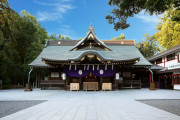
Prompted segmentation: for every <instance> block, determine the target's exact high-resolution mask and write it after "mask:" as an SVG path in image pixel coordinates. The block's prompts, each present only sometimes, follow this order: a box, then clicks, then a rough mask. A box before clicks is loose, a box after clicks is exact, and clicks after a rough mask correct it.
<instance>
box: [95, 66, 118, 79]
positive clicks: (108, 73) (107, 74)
mask: <svg viewBox="0 0 180 120" xmlns="http://www.w3.org/2000/svg"><path fill="white" fill-rule="evenodd" d="M100 70H103V74H100ZM91 72H92V74H93V75H95V76H100V77H110V76H115V74H116V73H117V70H116V69H113V70H112V69H111V68H107V70H105V69H104V68H100V69H99V70H94V71H93V70H92V71H91Z"/></svg>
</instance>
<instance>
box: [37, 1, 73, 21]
mask: <svg viewBox="0 0 180 120" xmlns="http://www.w3.org/2000/svg"><path fill="white" fill-rule="evenodd" d="M34 2H35V3H36V4H39V5H43V6H47V8H48V10H46V11H38V12H37V18H38V20H39V21H56V20H58V21H59V20H60V19H62V18H63V15H64V14H65V13H66V12H67V11H69V10H71V9H74V8H75V7H74V6H73V5H72V3H71V2H72V0H59V1H57V0H54V1H52V0H51V1H49V2H48V0H47V1H46V2H42V1H41V0H34Z"/></svg>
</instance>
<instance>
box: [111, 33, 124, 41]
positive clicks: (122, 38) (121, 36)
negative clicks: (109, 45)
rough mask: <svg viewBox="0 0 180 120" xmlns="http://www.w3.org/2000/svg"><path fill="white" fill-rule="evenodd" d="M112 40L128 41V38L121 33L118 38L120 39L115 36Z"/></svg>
mask: <svg viewBox="0 0 180 120" xmlns="http://www.w3.org/2000/svg"><path fill="white" fill-rule="evenodd" d="M112 40H126V37H125V35H124V34H123V33H121V35H120V36H118V37H116V36H115V37H113V38H112Z"/></svg>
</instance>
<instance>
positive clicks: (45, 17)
mask: <svg viewBox="0 0 180 120" xmlns="http://www.w3.org/2000/svg"><path fill="white" fill-rule="evenodd" d="M37 16H38V21H55V20H57V19H60V18H62V14H59V13H49V12H46V11H42V12H41V11H38V13H37Z"/></svg>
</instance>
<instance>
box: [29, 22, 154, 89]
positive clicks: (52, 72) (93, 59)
mask: <svg viewBox="0 0 180 120" xmlns="http://www.w3.org/2000/svg"><path fill="white" fill-rule="evenodd" d="M151 65H152V64H151V63H150V62H148V61H147V60H146V59H145V58H144V57H143V56H142V54H141V53H140V52H139V50H138V49H137V48H136V46H135V41H134V40H99V39H98V37H97V36H96V33H95V30H94V28H93V27H92V26H90V28H88V31H87V33H86V36H85V38H84V39H82V40H49V41H47V43H46V46H45V48H44V50H43V51H42V52H41V53H40V55H39V56H38V57H37V58H36V59H35V60H34V61H33V62H32V63H30V64H29V66H30V67H31V70H32V69H37V68H38V69H47V70H49V73H48V74H44V75H39V74H37V79H39V80H38V81H39V82H38V84H39V85H40V87H41V88H42V89H49V88H55V87H56V88H57V87H58V88H60V87H62V86H63V88H64V89H66V90H113V89H121V88H141V87H149V84H150V81H151V80H150V78H151V77H150V71H149V69H150V67H151ZM30 72H31V71H30Z"/></svg>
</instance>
